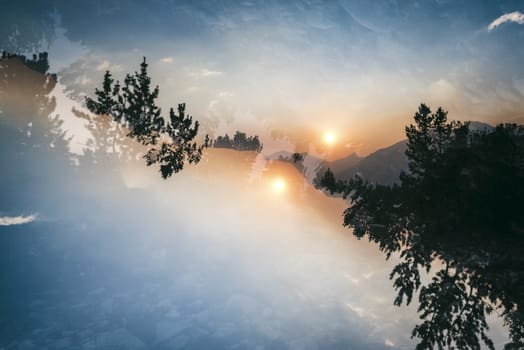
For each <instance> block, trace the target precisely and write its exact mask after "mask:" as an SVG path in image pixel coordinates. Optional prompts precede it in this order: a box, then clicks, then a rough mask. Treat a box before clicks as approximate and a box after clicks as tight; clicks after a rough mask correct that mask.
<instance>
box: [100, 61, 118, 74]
mask: <svg viewBox="0 0 524 350" xmlns="http://www.w3.org/2000/svg"><path fill="white" fill-rule="evenodd" d="M121 69H122V66H120V65H119V64H112V63H111V62H109V61H108V60H103V61H102V63H100V64H99V65H98V66H97V67H96V70H97V71H99V72H101V71H106V70H111V71H120V70H121Z"/></svg>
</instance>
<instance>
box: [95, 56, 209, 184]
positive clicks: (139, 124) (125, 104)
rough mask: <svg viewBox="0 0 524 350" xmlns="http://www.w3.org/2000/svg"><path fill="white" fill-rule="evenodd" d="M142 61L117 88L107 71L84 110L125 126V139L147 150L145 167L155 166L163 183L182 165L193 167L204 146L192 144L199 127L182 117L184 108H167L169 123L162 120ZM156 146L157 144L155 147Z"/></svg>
mask: <svg viewBox="0 0 524 350" xmlns="http://www.w3.org/2000/svg"><path fill="white" fill-rule="evenodd" d="M147 67H148V64H147V62H146V58H145V57H144V60H143V62H142V63H141V64H140V72H135V73H134V74H132V75H131V74H127V75H126V77H125V79H124V84H123V85H122V86H121V85H120V83H119V82H118V81H116V82H115V81H114V79H113V78H112V75H111V73H110V72H109V71H107V72H106V73H105V75H104V81H103V83H102V89H101V90H100V89H96V90H95V95H96V99H91V98H89V97H88V98H86V106H87V108H88V109H89V110H90V111H91V112H93V113H96V114H107V115H110V116H112V117H113V119H114V120H115V121H116V122H118V123H121V124H122V125H123V126H125V127H126V128H127V129H128V130H129V132H128V134H127V136H128V137H130V138H133V139H135V140H136V141H138V142H140V143H141V144H143V145H144V146H147V147H149V149H148V151H147V153H146V154H145V155H144V158H145V159H146V162H147V165H153V164H157V163H158V164H159V166H160V173H161V175H162V177H163V178H164V179H166V178H168V177H170V176H171V175H173V174H174V173H177V172H179V171H181V170H182V169H183V168H184V164H185V163H186V162H187V163H190V164H196V163H198V162H199V161H200V159H201V158H202V152H203V149H204V148H205V147H207V145H208V141H209V139H208V137H207V136H206V139H205V142H204V144H202V145H198V144H197V143H196V142H193V140H194V139H195V137H196V136H197V134H198V128H199V123H198V121H195V122H193V118H192V117H191V116H189V115H187V114H186V113H185V104H179V105H178V114H175V112H174V110H173V109H172V108H171V110H170V112H169V120H168V121H166V120H165V118H164V117H163V116H162V111H161V109H160V107H158V106H157V104H156V100H157V98H158V95H159V87H158V86H155V87H154V88H152V87H151V78H150V77H149V75H148V72H147ZM159 142H160V144H159Z"/></svg>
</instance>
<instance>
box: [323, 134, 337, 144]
mask: <svg viewBox="0 0 524 350" xmlns="http://www.w3.org/2000/svg"><path fill="white" fill-rule="evenodd" d="M324 141H325V142H326V143H327V144H329V145H331V144H333V143H334V142H335V135H334V134H333V133H331V132H328V133H326V134H325V135H324Z"/></svg>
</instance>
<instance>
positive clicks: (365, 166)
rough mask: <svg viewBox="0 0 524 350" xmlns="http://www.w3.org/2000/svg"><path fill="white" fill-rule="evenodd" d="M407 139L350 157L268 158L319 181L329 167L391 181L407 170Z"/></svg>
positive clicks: (344, 176) (342, 175)
mask: <svg viewBox="0 0 524 350" xmlns="http://www.w3.org/2000/svg"><path fill="white" fill-rule="evenodd" d="M493 129H494V128H493V126H491V125H489V124H485V123H481V122H470V130H472V131H489V130H493ZM407 141H408V140H407V139H404V140H402V141H399V142H397V143H395V144H393V145H391V146H388V147H385V148H381V149H378V150H377V151H375V152H373V153H371V154H369V155H367V156H365V157H360V156H359V155H358V154H356V153H352V154H350V155H348V156H347V157H344V158H341V159H337V160H334V161H326V160H323V159H321V158H318V157H314V156H311V155H308V154H307V153H301V154H300V159H297V158H296V157H293V155H294V153H292V152H277V153H274V154H272V155H270V156H269V157H267V159H269V160H280V161H285V162H289V163H291V164H293V166H295V167H296V168H297V169H298V170H299V171H300V172H301V173H302V174H304V177H305V178H306V180H307V181H308V182H309V183H311V184H314V185H317V184H318V182H319V180H320V177H321V176H322V175H323V174H324V173H325V172H326V170H327V169H328V168H329V169H330V170H331V171H332V172H333V174H334V175H335V178H336V179H337V180H338V179H340V180H349V179H351V178H352V177H354V176H355V175H360V176H361V177H363V178H364V179H366V180H368V181H369V182H372V183H379V184H383V185H392V184H394V183H398V182H399V181H400V178H399V175H400V173H401V171H407V170H408V159H407V157H406V149H407Z"/></svg>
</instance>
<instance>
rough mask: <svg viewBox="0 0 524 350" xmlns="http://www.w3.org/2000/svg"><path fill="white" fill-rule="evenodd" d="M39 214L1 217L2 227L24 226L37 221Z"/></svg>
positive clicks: (0, 224)
mask: <svg viewBox="0 0 524 350" xmlns="http://www.w3.org/2000/svg"><path fill="white" fill-rule="evenodd" d="M37 217H38V215H37V214H31V215H28V216H0V226H11V225H22V224H27V223H30V222H32V221H35V220H36V219H37Z"/></svg>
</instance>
